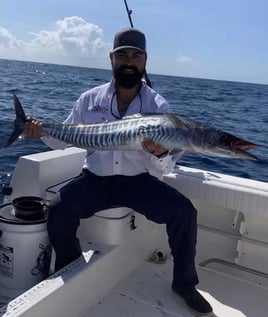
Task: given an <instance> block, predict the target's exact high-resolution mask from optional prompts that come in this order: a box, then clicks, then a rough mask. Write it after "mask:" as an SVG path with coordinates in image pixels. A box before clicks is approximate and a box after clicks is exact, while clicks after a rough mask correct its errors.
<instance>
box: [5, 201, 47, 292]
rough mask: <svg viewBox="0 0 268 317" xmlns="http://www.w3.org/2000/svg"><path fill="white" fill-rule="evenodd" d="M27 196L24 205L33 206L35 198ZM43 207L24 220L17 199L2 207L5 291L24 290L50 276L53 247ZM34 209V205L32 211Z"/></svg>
mask: <svg viewBox="0 0 268 317" xmlns="http://www.w3.org/2000/svg"><path fill="white" fill-rule="evenodd" d="M23 199H24V200H23V206H27V203H29V206H31V205H30V204H31V199H33V197H28V198H27V197H23ZM25 199H26V200H25ZM27 199H28V201H27ZM34 204H36V199H35V202H34ZM40 204H41V199H40ZM39 207H40V208H43V206H39ZM40 208H39V210H38V212H37V213H38V214H39V216H38V217H36V216H34V215H33V218H30V217H28V219H22V218H18V217H17V216H16V210H15V208H14V201H13V204H6V205H2V206H0V233H1V237H0V288H1V292H3V289H6V290H7V293H9V294H11V293H12V291H15V292H16V293H20V292H23V291H25V290H26V289H28V288H30V287H32V286H33V285H35V284H36V283H39V282H40V281H41V280H43V279H44V278H46V277H47V275H48V271H49V267H50V258H51V247H50V244H49V239H48V234H47V230H46V216H45V212H44V213H43V214H40ZM32 209H33V208H30V212H31V213H33V210H32ZM32 219H34V220H32ZM1 295H5V294H1ZM7 296H8V295H7Z"/></svg>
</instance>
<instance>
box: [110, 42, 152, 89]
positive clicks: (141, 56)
mask: <svg viewBox="0 0 268 317" xmlns="http://www.w3.org/2000/svg"><path fill="white" fill-rule="evenodd" d="M146 58H147V56H146V53H145V52H142V51H140V50H137V49H133V48H127V49H121V50H119V51H116V52H114V53H110V59H111V64H112V69H113V74H114V77H115V80H116V82H117V84H118V85H119V86H122V87H124V88H133V87H134V86H136V85H138V84H139V83H140V81H141V78H142V76H143V74H144V72H145V64H146Z"/></svg>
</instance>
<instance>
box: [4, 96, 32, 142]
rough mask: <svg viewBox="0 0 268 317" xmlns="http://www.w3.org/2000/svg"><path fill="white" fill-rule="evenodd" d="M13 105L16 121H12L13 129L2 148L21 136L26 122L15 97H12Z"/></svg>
mask: <svg viewBox="0 0 268 317" xmlns="http://www.w3.org/2000/svg"><path fill="white" fill-rule="evenodd" d="M13 104H14V108H15V113H16V119H15V120H14V129H13V131H12V133H11V135H10V137H9V138H8V140H7V141H6V142H5V143H4V145H3V147H7V146H9V145H11V144H12V143H13V142H14V141H16V140H17V138H18V137H19V136H20V135H21V134H22V132H23V130H24V127H25V124H26V122H27V119H26V115H25V113H24V110H23V108H22V105H21V103H20V101H19V98H18V97H17V96H16V95H13Z"/></svg>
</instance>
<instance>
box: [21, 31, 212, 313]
mask: <svg viewBox="0 0 268 317" xmlns="http://www.w3.org/2000/svg"><path fill="white" fill-rule="evenodd" d="M146 60H147V53H146V40H145V36H144V34H143V33H142V32H140V31H139V30H136V29H124V30H121V31H120V32H118V33H117V34H116V35H115V38H114V46H113V50H112V52H111V53H110V61H111V65H112V70H113V79H112V80H111V82H109V83H107V84H104V85H101V86H98V87H95V88H93V89H90V90H88V91H86V92H85V93H83V94H82V95H81V96H80V98H79V99H78V100H77V102H76V103H75V105H74V107H73V110H72V112H71V113H70V115H69V116H68V118H67V119H66V120H65V123H70V124H78V123H82V124H86V123H97V122H102V121H103V118H105V119H107V120H118V119H121V118H122V117H123V116H125V115H131V114H135V113H148V112H168V111H169V110H170V106H169V105H168V103H167V101H166V100H165V99H164V98H163V97H162V96H160V95H159V94H158V93H156V92H155V91H154V90H152V89H151V88H150V87H148V86H147V85H146V84H145V82H144V81H143V80H142V78H143V75H144V74H145V66H146ZM31 119H32V120H30V121H29V122H28V123H27V126H26V129H25V134H26V135H27V136H29V137H34V138H40V137H42V123H41V122H39V121H38V120H36V119H34V118H31ZM42 138H43V140H44V141H45V142H46V143H47V144H48V143H49V142H51V140H48V138H47V137H42ZM53 142H54V141H53V140H52V143H53ZM52 147H53V146H52ZM54 147H55V144H54ZM142 147H143V150H140V151H95V152H93V153H88V154H87V157H86V160H85V163H84V166H83V171H82V173H81V175H79V176H78V177H77V178H75V179H74V180H73V181H71V182H70V183H69V184H67V185H66V186H64V187H63V188H62V189H61V190H60V192H59V193H58V195H57V197H56V199H55V200H54V201H53V202H52V203H51V205H50V207H49V214H48V224H47V226H48V234H49V238H50V241H51V244H52V245H53V247H54V249H55V252H56V263H55V267H56V270H58V269H60V268H62V267H63V266H65V265H67V264H68V263H70V262H71V261H73V260H75V259H76V258H78V257H79V256H80V255H81V248H80V244H79V241H78V239H77V237H76V231H77V227H78V226H79V220H80V218H85V217H91V216H93V215H94V214H95V213H96V212H97V211H99V210H103V209H108V208H111V207H112V206H114V205H121V206H126V207H129V208H132V209H133V210H135V211H136V212H139V213H141V214H143V215H144V216H146V217H147V218H148V219H150V220H152V221H154V222H156V223H165V224H166V226H167V234H168V237H169V244H170V247H171V251H172V255H173V258H174V269H173V283H172V289H173V291H174V292H175V293H177V294H178V295H180V296H181V297H182V298H183V299H184V300H185V302H186V303H187V305H188V306H189V307H190V308H191V309H192V310H193V311H195V312H196V313H198V314H199V315H201V316H209V315H210V314H211V313H212V308H211V306H210V305H209V303H208V302H207V301H206V300H205V299H204V298H203V297H202V296H201V294H200V293H199V292H198V291H197V290H196V289H195V285H196V284H197V283H198V277H197V273H196V269H195V263H194V259H195V247H196V234H197V219H196V218H197V213H196V210H195V208H194V207H193V205H192V203H191V202H190V201H189V200H188V199H187V198H186V197H184V196H183V195H182V194H180V193H179V192H178V191H176V190H175V189H174V188H172V187H170V186H168V185H167V184H165V183H164V182H162V181H161V180H159V179H158V178H156V177H154V176H152V175H151V174H152V173H158V174H159V173H162V174H163V173H164V172H168V171H170V170H171V169H172V168H173V167H174V164H175V161H176V157H174V156H172V155H170V153H169V152H168V151H167V150H166V149H165V148H162V147H161V146H159V145H158V144H155V143H154V142H153V141H152V140H145V141H144V142H143V143H142ZM148 171H150V172H151V174H150V173H148ZM78 201H79V204H78V203H77V202H78ZM167 202H168V205H167Z"/></svg>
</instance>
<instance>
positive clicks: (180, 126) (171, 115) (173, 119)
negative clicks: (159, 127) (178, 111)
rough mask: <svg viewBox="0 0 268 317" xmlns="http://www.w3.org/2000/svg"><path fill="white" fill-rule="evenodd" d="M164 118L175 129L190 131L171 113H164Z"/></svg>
mask: <svg viewBox="0 0 268 317" xmlns="http://www.w3.org/2000/svg"><path fill="white" fill-rule="evenodd" d="M166 116H167V117H168V119H169V120H170V121H171V122H172V123H173V124H174V126H175V127H176V128H177V129H182V130H189V129H190V127H189V126H188V125H187V124H186V123H185V122H183V121H182V119H181V118H180V117H179V116H177V115H175V114H173V113H166Z"/></svg>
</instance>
